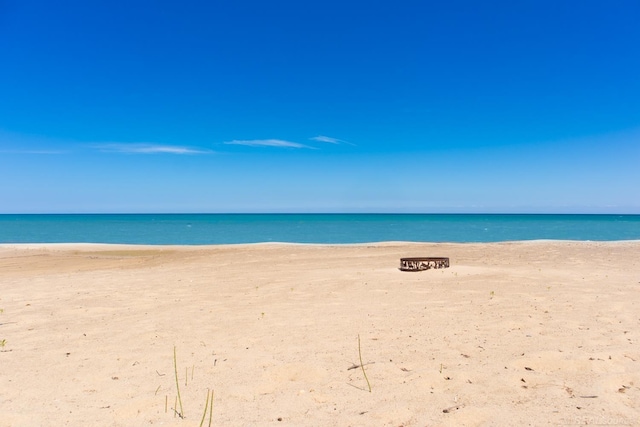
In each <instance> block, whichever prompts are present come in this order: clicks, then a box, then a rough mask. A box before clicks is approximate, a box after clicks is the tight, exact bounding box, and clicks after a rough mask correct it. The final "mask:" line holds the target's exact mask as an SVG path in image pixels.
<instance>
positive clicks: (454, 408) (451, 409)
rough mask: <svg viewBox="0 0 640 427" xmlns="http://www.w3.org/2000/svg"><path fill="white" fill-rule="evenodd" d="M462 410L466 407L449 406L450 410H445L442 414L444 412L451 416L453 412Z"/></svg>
mask: <svg viewBox="0 0 640 427" xmlns="http://www.w3.org/2000/svg"><path fill="white" fill-rule="evenodd" d="M460 408H464V405H456V406H449V407H448V408H444V409H443V410H442V412H444V413H445V414H449V413H451V412H453V411H457V410H458V409H460Z"/></svg>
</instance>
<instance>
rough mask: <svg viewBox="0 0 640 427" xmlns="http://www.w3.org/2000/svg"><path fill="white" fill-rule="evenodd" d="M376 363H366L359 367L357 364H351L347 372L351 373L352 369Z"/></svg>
mask: <svg viewBox="0 0 640 427" xmlns="http://www.w3.org/2000/svg"><path fill="white" fill-rule="evenodd" d="M374 363H376V362H369V363H365V364H364V365H357V364H355V363H352V364H351V366H349V367H348V368H347V371H350V370H352V369H358V368H359V367H360V366H367V365H373V364H374Z"/></svg>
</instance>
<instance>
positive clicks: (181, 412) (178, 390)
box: [173, 345, 184, 418]
mask: <svg viewBox="0 0 640 427" xmlns="http://www.w3.org/2000/svg"><path fill="white" fill-rule="evenodd" d="M173 371H174V372H175V374H176V391H177V393H178V396H177V397H176V399H177V400H178V402H179V403H180V412H179V413H178V415H180V418H184V409H183V408H182V398H181V397H180V384H179V381H178V361H177V357H176V346H175V345H174V346H173Z"/></svg>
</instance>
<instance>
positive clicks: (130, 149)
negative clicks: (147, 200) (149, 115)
mask: <svg viewBox="0 0 640 427" xmlns="http://www.w3.org/2000/svg"><path fill="white" fill-rule="evenodd" d="M97 148H98V149H99V150H100V151H103V152H107V153H125V154H211V153H212V151H209V150H200V149H196V148H191V147H183V146H176V145H158V144H122V143H118V144H102V145H98V146H97Z"/></svg>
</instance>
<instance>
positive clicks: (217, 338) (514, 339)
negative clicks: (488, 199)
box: [0, 241, 640, 427]
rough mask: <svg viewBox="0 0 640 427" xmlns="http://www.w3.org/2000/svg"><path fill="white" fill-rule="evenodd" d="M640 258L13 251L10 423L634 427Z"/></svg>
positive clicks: (3, 300)
mask: <svg viewBox="0 0 640 427" xmlns="http://www.w3.org/2000/svg"><path fill="white" fill-rule="evenodd" d="M639 254H640V242H638V241H635V242H598V243H596V242H553V241H535V242H522V243H520V242H516V243H495V244H411V243H395V242H390V243H380V244H371V245H336V246H327V245H322V246H319V245H290V244H259V245H233V246H204V247H174V246H163V247H160V246H155V247H153V246H119V245H118V246H115V245H75V244H74V245H1V246H0V310H1V313H0V343H2V344H1V345H2V346H1V347H0V390H1V391H0V413H1V414H2V415H1V416H0V426H62V425H69V426H147V425H164V426H198V425H200V422H201V419H202V417H203V414H204V410H205V401H206V396H207V391H208V390H209V389H211V390H213V393H214V399H213V410H212V411H211V418H212V422H211V425H215V426H255V425H261V426H262V425H264V426H303V425H304V426H394V427H399V426H421V427H424V426H476V425H477V426H486V425H488V426H506V425H533V426H537V425H584V424H592V425H595V424H600V425H630V426H631V425H636V426H637V425H640V256H639ZM415 256H442V257H449V258H450V260H451V266H450V268H447V269H438V270H429V271H422V272H402V271H400V270H399V269H398V267H399V260H400V258H401V257H415ZM359 341H360V342H359ZM359 344H360V350H359ZM174 348H175V354H176V363H175V365H174ZM360 357H361V358H362V361H363V364H364V371H365V372H366V378H365V375H364V373H363V369H362V367H361V366H360ZM176 367H177V374H178V384H179V390H180V397H181V401H182V409H181V408H180V403H178V404H177V405H176V397H177V386H176V375H175V370H176V369H175V368H176ZM367 380H368V382H369V384H370V386H371V391H369V385H368V383H367ZM178 412H179V413H180V414H181V415H183V416H184V418H180V416H178V414H177V413H178ZM203 425H205V426H207V425H209V413H208V412H207V415H206V418H205V420H204V423H203Z"/></svg>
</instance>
